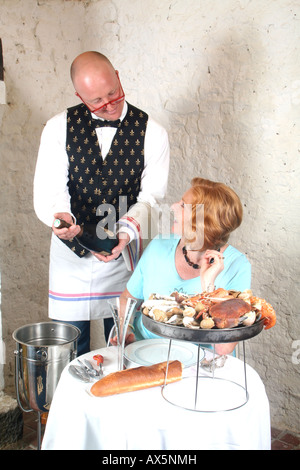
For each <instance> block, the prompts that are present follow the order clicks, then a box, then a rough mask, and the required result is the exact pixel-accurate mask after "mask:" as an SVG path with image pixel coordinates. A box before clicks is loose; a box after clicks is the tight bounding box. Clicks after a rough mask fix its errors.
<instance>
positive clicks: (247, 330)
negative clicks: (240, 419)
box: [142, 315, 264, 412]
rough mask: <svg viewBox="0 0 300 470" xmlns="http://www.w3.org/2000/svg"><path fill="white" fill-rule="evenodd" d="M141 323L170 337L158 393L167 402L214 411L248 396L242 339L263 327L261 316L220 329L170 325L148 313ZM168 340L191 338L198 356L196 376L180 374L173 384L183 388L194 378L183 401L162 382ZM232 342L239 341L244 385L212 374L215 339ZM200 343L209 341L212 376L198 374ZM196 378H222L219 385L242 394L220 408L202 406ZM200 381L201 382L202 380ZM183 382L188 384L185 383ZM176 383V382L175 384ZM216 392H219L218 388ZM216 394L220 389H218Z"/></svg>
mask: <svg viewBox="0 0 300 470" xmlns="http://www.w3.org/2000/svg"><path fill="white" fill-rule="evenodd" d="M142 318H143V324H144V326H145V327H146V328H147V329H148V330H149V331H151V332H152V333H154V334H156V335H159V336H162V337H164V338H168V339H169V340H170V342H169V349H168V358H167V370H166V377H165V383H164V385H163V387H162V396H163V397H164V399H165V400H166V401H168V402H169V403H171V404H173V405H175V406H178V407H180V408H184V409H186V410H190V411H199V412H218V411H232V410H235V409H237V408H241V407H242V406H244V405H245V404H246V403H247V402H248V399H249V394H248V389H247V371H246V352H245V341H246V340H247V339H250V338H253V337H254V336H257V335H258V334H259V333H260V332H261V331H262V329H263V326H264V321H263V319H260V320H257V321H256V322H255V323H253V325H251V326H241V327H235V328H224V329H218V328H212V329H191V328H185V327H182V326H175V325H170V324H166V323H161V322H157V321H155V320H152V319H151V318H150V317H148V316H146V315H143V317H142ZM172 340H177V341H191V342H193V343H195V344H198V357H197V372H196V378H194V377H184V378H183V379H182V381H181V382H177V384H180V383H183V387H184V389H185V391H186V390H189V391H190V389H191V387H190V386H189V384H187V383H184V381H189V382H190V381H191V380H192V381H194V385H195V392H194V396H193V397H192V398H191V397H190V399H188V400H187V402H186V403H185V402H184V401H183V402H182V403H181V402H180V401H178V398H177V397H178V394H177V395H176V398H173V397H172V396H170V395H169V393H168V391H169V390H171V388H169V389H168V385H167V384H166V379H167V376H168V366H169V358H170V352H171V348H172ZM235 342H242V344H243V360H244V385H241V384H239V383H237V382H234V381H231V380H229V379H226V378H220V377H215V363H216V361H215V345H216V344H219V343H235ZM204 344H210V345H213V350H212V353H213V360H212V370H211V372H212V376H206V375H199V367H200V365H201V361H202V358H201V354H200V351H201V349H202V347H201V345H204ZM199 380H206V383H205V384H207V383H208V381H211V382H210V385H212V384H213V385H214V386H215V387H217V383H218V382H217V381H223V382H222V385H223V386H224V385H226V387H227V388H228V387H231V388H232V389H234V390H235V391H238V394H239V395H240V392H241V391H242V396H241V395H240V400H239V402H238V403H235V404H233V403H231V404H230V405H229V406H224V409H217V407H213V406H212V407H211V409H205V408H204V407H202V406H201V404H200V405H198V393H199ZM177 384H172V387H173V386H177ZM202 384H204V382H202ZM186 385H188V386H187V387H186ZM178 386H180V385H178ZM218 393H219V392H218ZM219 394H220V393H219Z"/></svg>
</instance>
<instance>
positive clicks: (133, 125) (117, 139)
mask: <svg viewBox="0 0 300 470" xmlns="http://www.w3.org/2000/svg"><path fill="white" fill-rule="evenodd" d="M96 122H97V121H96V120H94V119H92V117H91V114H90V112H89V111H88V110H87V108H86V106H85V105H84V104H80V105H77V106H74V107H72V108H69V109H68V114H67V139H66V151H67V154H68V157H69V183H68V186H69V192H70V196H71V210H72V213H73V214H74V215H75V217H76V219H77V224H79V225H84V224H85V223H86V224H87V223H88V224H95V225H96V224H97V223H98V222H99V221H100V220H102V222H103V218H104V217H110V219H109V220H110V223H111V221H112V220H113V222H116V221H117V220H118V219H119V218H120V217H122V215H124V213H125V212H127V210H128V209H129V207H130V206H131V205H132V204H135V202H136V200H137V196H138V194H139V191H140V184H141V174H142V172H143V169H144V140H145V134H146V127H147V122H148V115H147V114H146V113H144V112H143V111H141V110H139V109H137V108H135V107H134V106H132V105H130V104H129V103H128V112H127V114H126V116H125V118H124V119H123V121H122V122H121V123H120V124H119V127H118V128H117V131H116V134H115V136H114V138H113V141H112V145H111V148H110V150H109V152H108V154H107V156H106V158H105V160H103V159H102V155H101V150H100V147H99V142H98V139H97V134H96V130H95V129H96V127H95V125H96V124H95V123H96ZM107 204H110V205H112V206H113V207H114V210H110V209H108V211H107V210H106V211H105V209H106V205H107ZM101 209H102V210H101ZM109 212H110V213H109ZM102 222H101V224H102ZM108 228H110V227H108ZM64 242H65V243H66V245H67V246H68V247H69V248H70V249H71V250H72V251H74V252H75V253H76V254H77V255H78V256H80V257H82V256H85V255H86V254H87V253H88V250H85V249H83V248H82V246H81V245H80V244H79V243H78V242H77V241H76V239H73V240H70V241H64Z"/></svg>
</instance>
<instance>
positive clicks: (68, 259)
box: [49, 234, 132, 321]
mask: <svg viewBox="0 0 300 470" xmlns="http://www.w3.org/2000/svg"><path fill="white" fill-rule="evenodd" d="M131 274H132V272H131V271H128V269H127V268H126V264H125V262H124V259H123V256H120V257H119V259H118V260H113V261H111V262H109V263H104V262H102V261H98V260H97V258H96V257H95V256H93V255H92V254H91V253H89V254H88V255H87V256H85V257H83V258H79V257H78V256H77V255H75V254H74V253H73V252H72V251H71V250H70V249H69V248H68V247H67V246H66V245H65V244H64V243H63V242H62V241H61V240H59V238H57V237H56V236H55V235H54V234H52V239H51V248H50V267H49V317H50V318H53V319H55V320H61V321H81V320H95V319H99V318H108V317H111V316H112V314H111V311H110V308H109V305H108V303H107V300H108V299H111V298H113V297H119V296H120V295H121V293H122V292H123V290H124V289H125V287H126V284H127V281H128V279H129V278H130V276H131Z"/></svg>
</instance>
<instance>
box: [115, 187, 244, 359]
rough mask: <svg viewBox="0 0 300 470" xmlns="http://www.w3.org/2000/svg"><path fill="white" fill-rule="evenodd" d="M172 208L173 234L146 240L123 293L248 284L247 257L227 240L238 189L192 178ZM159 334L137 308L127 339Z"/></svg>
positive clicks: (236, 220) (223, 347)
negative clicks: (147, 324)
mask: <svg viewBox="0 0 300 470" xmlns="http://www.w3.org/2000/svg"><path fill="white" fill-rule="evenodd" d="M200 205H202V206H200ZM197 208H198V209H199V208H200V209H201V208H202V210H203V209H204V214H203V216H202V217H201V216H200V217H199V215H198V216H197V213H198V214H199V211H197ZM172 210H173V211H174V216H175V221H174V224H173V227H172V232H173V234H171V235H170V236H169V237H168V238H166V236H164V237H162V236H160V237H158V238H155V239H153V240H152V241H151V242H150V244H149V245H148V247H147V248H146V250H145V252H144V253H143V255H142V257H141V259H140V261H139V263H138V265H137V267H136V269H135V271H134V272H133V274H132V276H131V278H130V280H129V281H128V283H127V288H126V290H125V291H124V292H123V294H122V296H125V297H126V296H127V297H133V298H136V299H143V300H146V299H148V298H149V296H150V294H152V293H157V294H161V295H170V294H171V293H172V292H174V291H176V290H177V291H179V292H182V293H185V294H189V295H190V294H192V295H193V294H197V293H199V292H202V291H212V290H214V289H217V288H219V287H222V288H224V289H234V290H240V291H243V290H245V289H250V284H251V266H250V263H249V261H248V260H247V258H246V256H245V255H244V254H242V253H241V252H240V251H238V250H237V249H236V248H234V247H233V246H231V245H229V244H228V239H229V236H230V234H231V232H233V231H234V230H235V229H236V228H237V227H239V225H240V224H241V222H242V215H243V209H242V204H241V201H240V199H239V197H238V196H237V194H236V193H235V192H234V191H233V190H232V189H230V188H229V187H228V186H226V185H225V184H222V183H217V182H213V181H209V180H206V179H202V178H194V179H193V180H192V185H191V188H190V189H188V191H186V192H185V193H184V195H183V196H182V199H181V200H180V201H179V202H176V203H175V204H173V206H172ZM200 212H201V210H200ZM199 242H200V245H199V244H198V243H199ZM197 245H198V246H197ZM157 337H158V336H156V335H155V334H153V333H151V332H150V331H149V330H147V329H146V328H145V327H144V325H143V322H142V314H141V313H140V312H137V313H136V316H135V320H134V336H133V333H132V332H131V331H128V332H127V338H126V342H127V343H130V342H132V341H134V340H141V339H149V338H157ZM235 345H236V343H230V344H218V345H216V352H217V353H218V354H229V353H231V352H232V351H233V349H234V348H235Z"/></svg>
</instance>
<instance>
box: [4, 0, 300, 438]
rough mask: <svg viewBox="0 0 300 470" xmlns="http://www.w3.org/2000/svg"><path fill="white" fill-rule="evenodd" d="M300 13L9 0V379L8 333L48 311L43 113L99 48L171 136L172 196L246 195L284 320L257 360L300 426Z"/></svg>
mask: <svg viewBox="0 0 300 470" xmlns="http://www.w3.org/2000/svg"><path fill="white" fill-rule="evenodd" d="M299 19H300V5H299V2H298V1H297V0H252V1H251V0H244V1H242V0H240V1H238V0H90V1H88V0H85V1H84V0H82V1H79V0H78V1H76V0H65V1H63V0H26V1H25V2H24V1H22V0H1V1H0V31H1V38H2V43H3V50H4V64H5V82H6V93H7V102H8V104H7V105H6V106H5V105H4V106H5V110H4V113H3V120H2V124H1V127H0V156H1V172H0V173H1V180H0V183H1V202H2V204H1V212H0V218H1V233H0V241H1V243H0V245H1V252H0V265H1V270H2V272H1V275H2V315H3V335H4V340H5V343H6V350H7V359H6V362H7V364H6V383H7V387H9V386H11V387H12V385H11V384H12V376H13V354H12V351H13V348H14V345H13V343H12V340H11V333H12V331H13V330H14V329H15V328H16V327H18V326H22V325H24V324H26V323H29V322H36V321H43V320H46V319H47V285H48V249H49V236H50V233H49V230H48V229H47V228H45V227H44V226H43V225H42V224H41V223H40V222H39V221H38V220H37V218H36V217H35V214H34V212H33V207H32V180H33V174H34V168H35V161H36V155H37V150H38V146H39V139H40V134H41V131H42V128H43V125H44V124H45V122H46V120H47V119H49V118H50V117H51V116H52V115H53V114H55V113H57V112H59V111H61V110H63V109H64V108H65V107H66V106H70V105H73V104H75V103H76V102H77V101H76V99H75V96H74V91H73V89H72V86H71V83H70V79H69V65H70V63H71V61H72V60H73V58H74V57H75V56H76V55H77V54H78V53H80V52H83V51H85V50H90V49H94V50H99V51H101V52H103V53H104V54H107V55H108V56H109V57H110V59H111V60H112V62H113V63H114V65H115V66H116V68H118V70H119V72H120V78H121V80H122V83H123V86H124V89H125V91H126V94H127V99H128V101H129V102H132V103H133V104H135V105H138V106H140V107H141V108H144V109H145V110H146V111H148V112H149V113H150V114H151V115H152V116H153V117H154V118H156V119H157V120H158V121H159V122H161V123H162V124H163V125H164V126H165V127H166V128H167V130H168V132H169V137H170V145H171V170H170V180H169V189H168V195H167V202H168V203H171V202H173V201H174V200H177V199H178V198H179V197H180V196H181V194H182V193H183V192H184V191H185V190H186V188H188V186H189V183H190V180H191V178H192V177H193V176H195V175H199V176H203V177H207V178H210V179H213V180H220V181H223V182H225V183H227V184H229V185H230V186H232V187H233V188H234V189H235V190H236V192H237V193H238V194H239V195H240V197H241V199H242V202H243V205H244V222H243V225H242V227H241V228H240V229H239V230H238V231H237V232H236V233H235V234H234V236H233V237H232V240H231V241H232V243H233V244H234V245H235V246H236V247H237V248H239V249H240V250H242V251H244V252H245V253H246V254H247V255H248V257H249V260H250V261H251V263H252V269H253V290H254V292H255V293H256V294H257V295H258V296H262V297H264V298H266V299H267V300H268V301H270V302H271V303H272V305H273V306H274V307H275V309H276V311H277V315H278V323H277V326H276V327H275V328H273V329H272V330H269V331H264V332H262V333H261V334H260V335H259V336H258V337H257V338H254V339H252V340H250V341H249V342H247V344H246V351H247V360H248V362H249V363H250V364H251V365H252V366H254V367H255V369H256V370H257V371H258V372H259V374H260V375H261V377H262V380H263V381H264V383H265V385H266V389H267V393H268V396H269V399H270V405H271V415H272V424H273V425H275V426H279V427H280V426H281V427H287V428H289V429H291V430H296V431H297V428H298V426H299V395H300V392H299V371H300V352H298V351H299V349H300V331H299V310H298V305H299V267H298V266H299V254H298V252H299V249H298V242H299V228H300V227H299V189H298V181H299V135H300V132H299V105H300V78H299V77H300V66H299V41H300V34H299V31H300V27H299ZM2 108H3V105H2V106H1V113H2ZM96 331H98V330H96ZM99 334H100V333H99ZM94 336H95V334H94ZM98 339H99V338H98V334H96V338H95V341H97V340H98Z"/></svg>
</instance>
